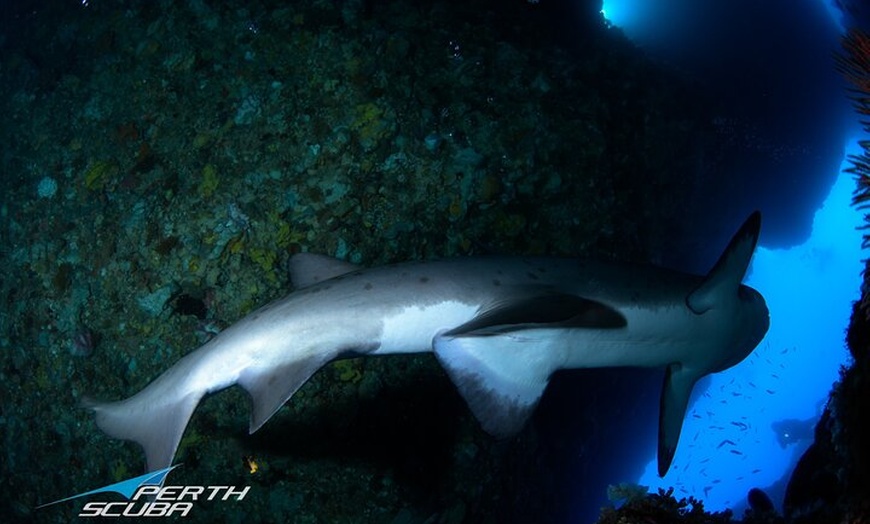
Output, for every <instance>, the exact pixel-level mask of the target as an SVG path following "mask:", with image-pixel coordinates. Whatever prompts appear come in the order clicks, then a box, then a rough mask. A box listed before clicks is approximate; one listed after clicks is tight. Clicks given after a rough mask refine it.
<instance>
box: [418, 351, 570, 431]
mask: <svg viewBox="0 0 870 524" xmlns="http://www.w3.org/2000/svg"><path fill="white" fill-rule="evenodd" d="M540 343H541V339H538V340H537V341H532V342H530V343H524V340H523V338H522V335H516V334H505V335H499V336H490V337H475V336H470V337H468V336H458V337H451V336H437V337H435V340H434V341H433V343H432V347H433V349H434V351H435V356H436V357H437V358H438V361H439V362H440V363H441V365H442V366H443V367H444V370H445V371H446V372H447V375H448V376H449V377H450V379H451V380H452V381H453V383H454V384H455V385H456V389H458V390H459V393H460V395H462V398H464V399H465V402H466V403H467V404H468V407H469V408H470V409H471V412H472V413H473V414H474V416H475V418H477V420H478V421H479V422H480V425H481V426H483V429H484V430H486V432H487V433H489V434H490V435H493V436H495V437H498V438H505V437H510V436H512V435H515V434H516V433H518V432H519V431H520V429H522V427H523V425H524V424H525V423H526V420H528V418H529V415H531V414H532V411H534V409H535V406H537V405H538V401H539V400H541V395H542V394H543V393H544V389H545V388H546V387H547V382H548V381H549V378H550V374H551V373H552V372H553V371H554V370H553V369H552V366H551V363H550V362H549V361H548V359H546V358H541V355H542V354H546V353H542V349H543V348H541V347H539V346H540Z"/></svg>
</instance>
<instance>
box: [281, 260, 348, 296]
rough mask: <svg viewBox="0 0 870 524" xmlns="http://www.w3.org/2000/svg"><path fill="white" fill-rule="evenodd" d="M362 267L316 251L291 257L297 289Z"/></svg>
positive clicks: (291, 266)
mask: <svg viewBox="0 0 870 524" xmlns="http://www.w3.org/2000/svg"><path fill="white" fill-rule="evenodd" d="M360 269H361V268H360V267H359V266H357V265H356V264H351V263H350V262H345V261H344V260H339V259H337V258H333V257H328V256H326V255H316V254H314V253H298V254H296V255H293V256H292V257H291V258H290V280H291V281H292V282H293V286H294V287H296V289H302V288H306V287H308V286H312V285H314V284H317V283H318V282H323V281H324V280H329V279H330V278H335V277H338V276H341V275H345V274H347V273H352V272H354V271H358V270H360Z"/></svg>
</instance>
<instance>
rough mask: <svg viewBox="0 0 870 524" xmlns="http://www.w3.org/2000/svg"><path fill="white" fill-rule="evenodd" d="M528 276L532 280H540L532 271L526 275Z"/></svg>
mask: <svg viewBox="0 0 870 524" xmlns="http://www.w3.org/2000/svg"><path fill="white" fill-rule="evenodd" d="M526 276H527V277H529V278H530V279H531V280H538V275H536V274H534V273H532V272H531V271H529V272H528V273H526Z"/></svg>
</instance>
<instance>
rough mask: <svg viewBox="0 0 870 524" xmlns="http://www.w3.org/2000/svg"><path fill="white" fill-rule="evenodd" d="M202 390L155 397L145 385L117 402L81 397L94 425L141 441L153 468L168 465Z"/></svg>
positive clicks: (116, 436)
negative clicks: (142, 388) (177, 396)
mask: <svg viewBox="0 0 870 524" xmlns="http://www.w3.org/2000/svg"><path fill="white" fill-rule="evenodd" d="M203 393H204V392H203ZM203 393H199V394H189V395H187V396H184V397H181V398H167V397H164V399H159V398H154V397H155V395H153V394H152V391H150V387H148V388H145V389H144V390H142V391H140V392H139V393H138V394H136V395H134V396H132V397H130V398H128V399H125V400H121V401H118V402H97V401H94V400H92V399H84V400H83V401H82V405H83V406H84V407H86V408H88V409H91V410H93V412H94V413H95V415H96V421H97V426H99V427H100V429H101V430H103V431H104V432H105V433H106V434H107V435H109V436H110V437H114V438H118V439H124V440H132V441H134V442H137V443H138V444H139V445H141V446H142V448H143V449H144V450H145V458H146V461H147V470H148V471H154V470H158V469H163V468H166V467H169V466H170V465H171V463H172V458H173V457H174V456H175V451H176V449H178V444H179V442H180V441H181V435H182V434H183V433H184V428H185V427H187V422H188V420H190V416H191V414H193V410H194V409H196V405H197V404H198V403H199V401H200V399H201V398H202V396H203Z"/></svg>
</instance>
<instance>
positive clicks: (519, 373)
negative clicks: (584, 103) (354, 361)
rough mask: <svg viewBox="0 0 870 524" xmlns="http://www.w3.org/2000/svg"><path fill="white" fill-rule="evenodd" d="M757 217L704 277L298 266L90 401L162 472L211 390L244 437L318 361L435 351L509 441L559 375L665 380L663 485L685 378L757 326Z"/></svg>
mask: <svg viewBox="0 0 870 524" xmlns="http://www.w3.org/2000/svg"><path fill="white" fill-rule="evenodd" d="M759 228H760V218H759V215H758V214H757V213H756V214H753V215H752V216H750V218H749V219H748V220H747V221H746V223H745V224H744V225H743V227H741V229H740V230H739V231H738V232H737V234H736V235H735V236H734V238H733V239H732V241H731V243H730V244H729V246H728V247H727V248H726V249H725V251H724V252H723V254H722V256H721V257H720V259H719V261H718V262H717V264H716V266H715V267H714V268H713V269H712V270H711V272H710V273H709V274H708V275H707V276H706V277H700V276H694V275H687V274H681V273H677V272H673V271H669V270H665V269H660V268H655V267H645V266H644V267H641V266H628V265H621V264H602V263H596V262H584V261H579V260H573V259H560V258H523V257H480V258H475V257H469V258H457V259H447V260H439V261H430V262H409V263H405V264H397V265H392V266H384V267H378V268H372V269H360V268H358V267H356V266H353V265H350V264H347V263H344V262H341V261H338V260H335V259H331V258H327V257H322V256H318V255H310V254H303V255H297V256H296V257H294V258H293V259H292V260H291V274H292V275H291V276H292V278H293V282H294V284H295V285H296V287H297V290H296V291H295V292H293V293H291V294H290V295H288V296H287V297H285V298H283V299H281V300H278V301H275V302H273V303H271V304H268V305H266V306H264V307H263V308H260V309H259V310H257V311H255V312H253V313H251V314H250V315H248V316H246V317H245V318H243V319H241V320H240V321H238V322H237V323H236V324H234V325H232V326H230V327H229V328H227V329H226V330H224V331H223V332H221V333H220V334H219V335H217V336H216V337H215V338H214V339H212V340H211V341H209V342H208V343H206V344H205V345H204V346H202V347H201V348H199V349H197V350H196V351H194V352H192V353H190V354H188V355H187V356H185V357H184V358H182V359H181V360H179V361H178V362H177V363H176V364H175V365H174V366H172V367H170V368H169V369H168V370H167V371H166V372H164V373H163V374H162V375H160V376H159V377H158V378H157V379H156V380H154V381H153V382H152V383H151V384H149V385H148V386H147V387H145V388H144V389H143V390H142V391H140V392H139V393H137V394H135V395H134V396H132V397H130V398H128V399H125V400H122V401H118V402H111V403H100V402H94V401H86V405H87V406H88V407H90V408H91V409H93V410H94V412H95V413H96V420H97V424H98V425H99V426H100V428H101V429H103V431H105V432H106V433H107V434H109V435H110V436H113V437H116V438H122V439H128V440H133V441H136V442H138V443H139V444H141V445H142V447H143V448H144V449H145V453H146V458H147V463H148V464H147V465H148V469H149V470H156V469H160V468H164V467H167V466H169V465H170V463H171V461H172V459H173V457H174V455H175V451H176V449H177V447H178V443H179V441H180V439H181V436H182V434H183V432H184V429H185V427H186V426H187V422H188V420H189V418H190V416H191V414H192V413H193V410H194V409H195V408H196V405H197V404H198V403H199V401H200V399H201V398H202V397H203V396H204V395H205V394H207V393H211V392H216V391H218V390H221V389H224V388H226V387H229V386H231V385H234V384H239V385H241V386H242V387H243V388H245V389H246V390H247V391H248V392H249V393H250V395H251V397H252V399H253V404H252V408H253V409H252V414H251V425H250V430H251V431H252V432H253V431H256V430H257V429H258V428H259V427H260V426H262V425H263V424H264V423H265V422H266V421H267V420H268V419H269V418H270V417H271V416H272V415H273V414H274V413H275V411H277V410H278V409H279V408H280V407H281V406H282V405H283V404H284V403H285V402H286V401H287V400H288V399H289V398H290V397H291V396H292V395H293V394H294V393H295V392H296V391H297V390H298V389H299V387H301V386H302V384H304V383H305V381H306V380H308V378H309V377H310V376H311V375H312V374H313V373H315V372H316V371H317V370H318V369H320V368H321V367H322V366H323V365H325V364H326V363H328V362H330V361H332V360H335V359H338V358H343V357H346V356H356V355H384V354H395V353H412V352H425V351H434V353H435V355H436V357H437V358H438V360H439V362H440V363H441V364H442V365H443V366H444V368H445V370H446V371H447V374H448V375H449V376H450V378H451V380H452V381H453V382H454V384H456V386H457V388H458V389H459V391H460V393H461V394H462V396H463V398H465V400H466V401H467V403H468V405H469V407H470V408H471V410H472V412H473V413H474V414H475V416H476V417H477V418H478V420H480V422H481V424H482V426H483V427H484V429H486V430H487V431H489V432H490V433H492V434H494V435H496V436H509V435H511V434H513V433H516V432H517V431H519V430H520V429H521V428H522V426H523V424H524V423H525V421H526V420H527V418H528V417H529V415H530V414H531V412H532V411H533V410H534V408H535V406H536V405H537V403H538V401H539V400H540V397H541V395H542V393H543V391H544V389H545V388H546V385H547V382H548V380H549V377H550V376H551V375H552V373H553V372H554V371H556V370H559V369H570V368H591V367H606V366H644V367H663V368H665V369H666V374H665V382H664V386H663V391H662V397H661V417H660V424H659V473H660V474H661V475H664V474H665V472H666V471H667V469H668V467H669V466H670V463H671V460H672V458H673V454H674V451H675V450H676V446H677V442H678V439H679V434H680V429H681V426H682V420H683V416H684V414H685V409H686V404H687V402H688V398H689V395H690V394H691V390H692V387H693V386H694V384H695V382H696V381H697V380H698V379H699V378H701V377H703V376H704V375H706V374H708V373H712V372H716V371H720V370H722V369H725V368H727V367H730V366H732V365H734V364H736V363H737V362H739V361H741V360H742V359H743V358H745V357H746V356H747V355H748V354H749V353H750V352H751V351H752V350H753V349H754V348H755V346H756V345H757V344H758V342H759V341H760V340H761V338H762V337H763V336H764V333H765V332H766V331H767V327H768V322H769V320H768V312H767V307H766V305H765V303H764V299H763V298H762V297H761V295H759V294H758V293H757V292H756V291H755V290H753V289H751V288H748V287H746V286H743V285H742V284H741V283H740V282H741V280H742V278H743V276H744V273H745V272H746V268H747V266H748V264H749V260H750V258H751V256H752V253H753V250H754V248H755V244H756V241H757V238H758V233H759Z"/></svg>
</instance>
